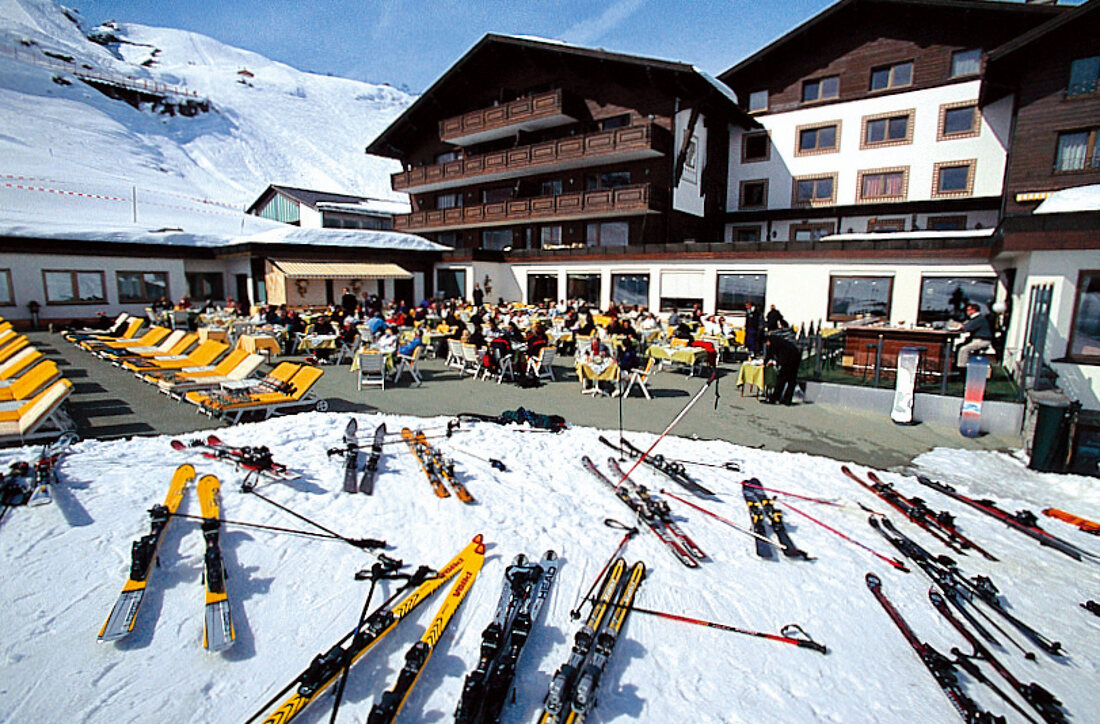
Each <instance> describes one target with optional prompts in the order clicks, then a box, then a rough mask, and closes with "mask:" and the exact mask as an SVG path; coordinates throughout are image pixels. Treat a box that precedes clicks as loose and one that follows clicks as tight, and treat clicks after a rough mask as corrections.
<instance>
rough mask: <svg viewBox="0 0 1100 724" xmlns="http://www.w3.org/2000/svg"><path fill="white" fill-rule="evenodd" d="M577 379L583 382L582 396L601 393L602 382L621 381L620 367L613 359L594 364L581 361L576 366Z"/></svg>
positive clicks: (598, 361) (593, 362)
mask: <svg viewBox="0 0 1100 724" xmlns="http://www.w3.org/2000/svg"><path fill="white" fill-rule="evenodd" d="M576 370H577V377H579V378H580V380H581V394H582V395H583V394H586V393H588V392H592V393H596V392H598V391H599V385H600V382H615V381H616V380H618V379H619V365H618V364H617V363H616V362H615V360H613V359H610V358H608V359H602V360H596V361H592V362H587V361H583V360H582V361H579V362H577V365H576Z"/></svg>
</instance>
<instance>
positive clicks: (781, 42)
mask: <svg viewBox="0 0 1100 724" xmlns="http://www.w3.org/2000/svg"><path fill="white" fill-rule="evenodd" d="M867 5H899V6H901V5H904V6H914V7H919V6H926V7H931V8H943V9H947V10H977V11H993V12H1004V13H1030V14H1036V15H1056V14H1058V13H1060V12H1061V11H1063V10H1065V9H1066V8H1064V7H1062V6H1058V5H1042V4H1034V3H1016V2H1004V1H1003V0H839V1H838V2H836V3H833V4H832V5H830V6H829V7H827V8H825V9H824V10H822V11H821V12H820V13H818V14H817V15H815V16H813V17H812V18H810V19H809V20H807V21H806V22H804V23H802V24H801V25H799V26H797V27H796V28H794V29H793V30H791V31H789V32H787V33H786V34H785V35H783V36H781V37H780V38H779V39H777V40H774V41H772V42H771V43H768V44H767V45H765V46H764V47H763V48H761V49H760V50H758V51H756V52H755V53H753V54H752V55H750V56H749V57H748V58H745V59H744V60H742V61H741V62H740V63H738V64H737V65H735V66H733V67H732V68H730V69H728V70H726V71H724V72H723V73H721V74H719V76H718V79H719V80H721V81H723V82H725V83H729V82H730V79H731V78H732V77H733V76H736V75H738V74H740V73H742V72H744V71H746V70H748V69H751V68H752V67H753V66H755V65H758V64H760V63H762V62H765V61H767V60H768V59H769V58H770V57H771V56H772V55H774V54H776V53H780V52H783V51H784V50H786V48H787V47H788V46H789V45H790V44H791V43H794V42H798V41H800V40H802V39H803V38H804V37H805V36H807V35H810V34H812V33H813V31H815V30H816V29H817V28H818V26H820V25H821V24H823V23H824V22H825V21H827V20H829V19H831V18H833V17H835V16H837V15H840V14H842V13H844V12H847V11H849V10H855V9H857V6H867Z"/></svg>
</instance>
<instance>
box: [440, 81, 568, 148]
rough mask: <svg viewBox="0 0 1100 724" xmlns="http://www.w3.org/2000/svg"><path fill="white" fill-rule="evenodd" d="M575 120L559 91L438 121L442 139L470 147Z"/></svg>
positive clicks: (526, 97)
mask: <svg viewBox="0 0 1100 724" xmlns="http://www.w3.org/2000/svg"><path fill="white" fill-rule="evenodd" d="M576 120H577V119H576V118H574V117H573V116H571V115H569V114H568V112H567V111H566V108H565V94H564V93H563V92H562V90H561V89H560V88H559V89H557V90H552V91H549V92H547V93H540V94H538V95H533V96H524V97H523V98H517V99H516V100H514V101H511V102H509V103H504V104H501V105H499V106H489V107H488V108H480V109H478V110H476V111H471V112H469V113H464V114H462V115H461V116H454V117H452V118H444V119H443V120H442V121H440V122H439V137H440V138H441V139H442V140H444V141H446V142H447V143H453V144H455V145H456V146H470V145H473V144H475V143H484V142H486V141H492V140H494V139H497V138H506V137H508V136H512V135H514V134H515V133H516V132H517V131H536V130H538V129H540V128H551V127H553V126H562V125H565V124H567V123H574V122H575V121H576Z"/></svg>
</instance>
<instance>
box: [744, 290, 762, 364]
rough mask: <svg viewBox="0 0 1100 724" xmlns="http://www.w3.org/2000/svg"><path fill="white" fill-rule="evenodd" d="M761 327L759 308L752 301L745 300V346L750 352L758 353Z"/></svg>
mask: <svg viewBox="0 0 1100 724" xmlns="http://www.w3.org/2000/svg"><path fill="white" fill-rule="evenodd" d="M762 328H763V324H762V323H761V316H760V310H759V309H757V307H756V305H755V304H753V303H752V302H745V346H746V347H748V348H749V353H750V354H753V355H757V354H760V348H761V344H760V330H761V329H762Z"/></svg>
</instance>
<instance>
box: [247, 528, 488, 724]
mask: <svg viewBox="0 0 1100 724" xmlns="http://www.w3.org/2000/svg"><path fill="white" fill-rule="evenodd" d="M479 551H481V552H479ZM476 557H484V544H483V542H482V538H481V536H480V535H478V536H475V537H474V539H473V540H472V541H471V542H470V543H469V544H468V545H467V546H466V547H465V548H463V549H462V550H461V551H459V553H458V554H457V555H456V556H455V557H454V558H452V559H451V560H450V561H449V562H448V563H447V564H446V565H445V566H443V567H442V568H440V569H439V571H438V572H433V571H431V570H430V569H428V568H420V569H419V570H418V571H417V572H416V573H414V574H413V575H412V576H411V577H410V578H409V581H408V582H407V583H406V584H405V585H404V586H402V587H401V588H400V589H399V590H398V591H397V592H396V593H394V594H393V595H392V596H391V597H390V598H389V599H388V600H387V601H385V602H384V603H383V604H382V605H380V606H379V607H378V608H376V609H375V610H374V611H373V612H372V613H371V614H370V616H368V617H367V619H366V622H365V623H364V625H363V626H362V628H360V629H359V631H358V634H357V633H356V631H355V630H354V629H353V630H351V631H349V632H348V633H347V634H345V635H344V636H343V637H342V638H341V639H340V640H339V641H337V642H336V644H334V645H333V646H332V647H331V648H329V649H328V650H327V651H325V652H324V653H321V654H317V655H316V656H314V657H313V660H312V661H311V662H310V664H309V666H307V667H306V668H305V669H304V670H303V671H302V672H301V673H300V674H298V676H296V677H295V678H294V680H293V681H292V682H291V683H290V684H289V685H287V686H285V687H283V689H282V690H281V691H280V692H278V693H277V694H276V695H275V696H274V697H272V699H271V700H269V701H268V702H267V703H266V704H264V705H263V706H262V707H261V708H260V710H259V711H257V712H256V713H255V714H253V715H252V716H251V717H250V718H249V719H248V720H247V721H246V722H245V724H251V722H253V721H256V720H257V719H258V718H259V717H260V716H262V715H263V714H264V712H266V711H268V710H269V709H271V707H272V706H274V705H275V703H276V702H277V701H278V700H279V698H280V697H282V696H283V695H284V694H286V692H288V691H290V690H291V689H294V693H293V694H291V695H290V696H289V697H287V698H286V699H285V700H283V701H282V703H280V704H279V705H278V706H277V707H276V708H275V709H274V710H272V711H271V713H270V714H269V715H268V716H267V717H266V718H265V719H264V720H263V722H264V724H289V722H291V721H293V720H294V719H295V718H296V717H297V716H298V715H299V714H300V713H301V712H302V711H303V710H304V709H305V708H306V707H307V706H308V705H309V704H310V703H311V702H313V701H315V700H316V699H317V697H318V696H319V695H320V694H321V693H322V692H323V691H325V690H326V689H327V688H328V687H329V686H331V685H332V684H333V683H335V682H336V680H337V679H338V678H339V676H340V672H341V671H342V670H343V668H344V666H345V662H346V665H347V666H349V667H350V666H351V665H353V664H354V663H355V662H356V661H358V660H359V659H360V658H362V657H363V656H364V655H365V654H366V653H367V652H368V651H370V649H371V648H372V647H373V646H374V645H375V644H377V643H378V642H379V641H381V640H382V638H383V637H385V636H386V635H387V634H388V633H390V632H391V631H392V630H393V629H394V627H396V626H397V624H398V623H400V622H401V621H402V620H403V619H405V618H406V617H408V616H409V615H410V614H412V613H413V612H414V611H415V610H416V609H417V608H418V607H419V606H420V604H422V603H424V601H426V600H427V599H428V598H429V597H430V596H431V595H432V594H433V593H435V592H436V590H438V589H439V588H440V587H442V586H443V585H444V584H446V583H447V581H449V580H450V579H452V578H454V577H455V575H456V574H458V573H459V572H460V571H462V570H464V569H465V568H466V566H467V564H468V563H469V562H470V561H472V560H473V559H474V558H476ZM409 588H412V590H411V591H409V592H408V593H407V594H405V591H408V590H409ZM402 594H405V595H403V596H402ZM399 597H400V598H401V601H400V603H396V604H395V603H394V602H395V601H396V600H397V599H398V598H399Z"/></svg>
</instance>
